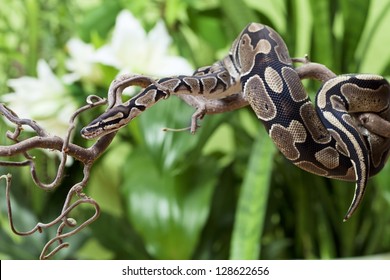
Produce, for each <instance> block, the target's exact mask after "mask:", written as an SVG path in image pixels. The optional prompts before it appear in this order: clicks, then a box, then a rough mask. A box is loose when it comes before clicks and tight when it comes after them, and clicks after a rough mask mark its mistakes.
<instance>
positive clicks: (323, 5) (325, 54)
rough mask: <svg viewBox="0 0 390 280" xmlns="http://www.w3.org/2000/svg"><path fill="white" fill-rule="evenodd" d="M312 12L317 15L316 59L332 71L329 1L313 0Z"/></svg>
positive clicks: (314, 27) (315, 25)
mask: <svg viewBox="0 0 390 280" xmlns="http://www.w3.org/2000/svg"><path fill="white" fill-rule="evenodd" d="M310 4H311V12H312V14H313V15H315V17H316V18H315V20H314V22H313V34H312V37H313V41H314V42H313V43H314V52H313V56H314V59H313V60H316V61H318V62H319V63H322V64H324V65H326V66H327V67H330V69H332V68H333V67H334V60H333V44H332V42H333V38H334V36H333V33H332V28H331V21H332V19H331V14H330V3H329V1H328V0H311V1H310Z"/></svg>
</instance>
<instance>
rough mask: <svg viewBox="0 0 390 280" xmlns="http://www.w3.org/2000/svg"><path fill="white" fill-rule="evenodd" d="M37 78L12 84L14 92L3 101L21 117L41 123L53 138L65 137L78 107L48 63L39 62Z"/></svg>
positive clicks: (25, 79)
mask: <svg viewBox="0 0 390 280" xmlns="http://www.w3.org/2000/svg"><path fill="white" fill-rule="evenodd" d="M37 74H38V77H37V78H34V77H27V76H25V77H21V78H17V79H10V80H8V86H9V87H11V88H12V89H13V90H14V92H13V93H8V94H5V95H3V96H2V101H3V102H5V103H7V105H8V106H9V107H10V108H11V109H12V110H13V111H15V112H16V113H17V114H18V116H19V117H21V118H28V119H33V120H35V121H37V123H38V124H40V125H41V126H42V127H43V128H45V129H46V130H47V132H48V133H50V134H53V135H57V136H60V137H61V136H65V134H66V131H67V129H68V127H69V118H70V116H71V114H73V112H74V111H75V110H76V109H77V106H76V103H75V101H74V100H73V98H72V97H71V96H70V95H69V94H68V92H67V90H66V88H65V85H64V83H63V82H62V81H61V80H60V79H59V78H57V77H56V76H55V75H54V73H53V72H52V70H51V69H50V67H49V65H47V63H46V62H45V61H44V60H39V61H38V65H37Z"/></svg>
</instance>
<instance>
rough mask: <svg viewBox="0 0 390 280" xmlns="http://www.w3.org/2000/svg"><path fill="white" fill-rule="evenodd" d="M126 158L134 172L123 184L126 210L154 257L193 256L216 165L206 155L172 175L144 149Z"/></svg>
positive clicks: (204, 216) (205, 217)
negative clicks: (157, 163)
mask: <svg viewBox="0 0 390 280" xmlns="http://www.w3.org/2000/svg"><path fill="white" fill-rule="evenodd" d="M128 162H129V164H128V165H129V167H128V168H129V169H128V170H131V172H129V173H128V174H127V176H126V180H125V182H124V184H123V193H124V196H125V202H126V205H127V213H128V217H129V219H130V221H131V223H132V224H133V225H134V227H135V228H136V230H137V232H138V233H139V234H140V235H141V236H142V238H143V240H144V242H145V246H146V250H147V251H148V253H149V254H150V255H152V256H153V257H154V258H156V259H188V258H190V257H191V255H192V253H193V251H194V248H195V246H196V244H197V241H198V238H199V235H200V232H201V230H202V228H203V226H204V224H205V222H206V219H207V216H208V213H209V211H210V201H211V197H212V193H213V191H214V186H215V182H216V174H215V171H213V166H215V164H216V163H215V162H214V161H213V160H212V159H211V158H208V159H207V160H206V161H205V160H202V161H200V162H199V164H196V165H195V164H193V165H192V166H191V169H187V170H185V172H182V173H180V174H177V175H173V174H171V173H169V172H166V171H163V170H161V169H159V168H158V167H157V165H156V163H155V162H154V160H153V158H152V157H151V156H150V155H149V154H148V152H147V151H146V150H141V149H139V150H136V151H134V152H133V153H132V154H131V157H130V158H129V161H128ZM213 173H214V174H213Z"/></svg>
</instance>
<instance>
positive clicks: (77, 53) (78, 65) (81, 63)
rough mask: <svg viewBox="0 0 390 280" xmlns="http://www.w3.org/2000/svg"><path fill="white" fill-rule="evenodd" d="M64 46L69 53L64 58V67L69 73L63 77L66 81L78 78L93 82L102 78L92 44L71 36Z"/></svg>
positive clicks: (70, 81)
mask: <svg viewBox="0 0 390 280" xmlns="http://www.w3.org/2000/svg"><path fill="white" fill-rule="evenodd" d="M66 47H67V49H68V52H69V55H70V58H68V59H67V60H66V68H67V69H68V70H69V71H70V72H71V73H70V74H68V75H66V76H65V77H64V78H66V81H67V82H68V83H72V82H74V81H77V80H80V79H82V80H86V81H90V82H94V83H96V82H99V81H100V80H102V72H101V70H100V68H99V67H98V65H97V63H96V61H95V55H96V50H95V48H94V46H93V45H91V44H87V43H85V42H83V41H81V40H80V39H77V38H72V39H70V40H69V41H68V42H67V44H66Z"/></svg>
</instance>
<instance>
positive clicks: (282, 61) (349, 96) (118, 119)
mask: <svg viewBox="0 0 390 280" xmlns="http://www.w3.org/2000/svg"><path fill="white" fill-rule="evenodd" d="M292 63H293V60H292V59H291V58H290V56H289V53H288V49H287V47H286V45H285V43H284V41H283V39H282V38H281V37H280V36H279V34H278V33H276V32H275V31H274V30H273V29H272V28H270V27H268V26H265V25H262V24H257V23H251V24H249V25H248V26H247V27H246V28H245V29H244V30H243V31H242V32H241V34H240V35H239V36H238V38H237V39H236V40H235V41H234V43H233V45H232V47H231V49H230V52H229V54H228V55H227V56H226V57H225V58H224V59H222V60H221V61H218V62H216V63H214V64H213V65H212V66H207V67H202V68H199V69H198V70H197V71H196V72H195V73H194V74H193V75H192V76H176V77H167V78H162V79H158V80H154V79H150V78H147V77H145V76H137V75H133V76H126V77H125V78H123V79H122V80H121V79H119V80H116V81H114V83H113V84H114V85H115V86H114V87H113V88H114V89H113V90H111V91H110V92H109V106H108V109H107V110H106V112H105V113H103V114H102V115H100V116H99V117H98V118H96V119H95V120H94V121H92V122H91V123H90V124H89V125H87V126H86V127H84V128H83V129H82V131H81V134H82V136H83V137H84V138H87V139H91V138H96V137H100V136H102V135H105V134H107V133H111V132H113V131H116V130H118V129H120V128H121V127H123V126H125V125H126V124H128V123H129V122H130V121H131V120H132V119H133V118H135V117H136V116H138V115H139V114H141V113H142V112H143V111H145V109H147V108H148V107H150V106H152V105H154V104H155V103H156V102H157V101H159V100H161V99H164V98H167V97H169V95H171V94H174V95H178V96H181V97H183V99H185V101H187V102H188V103H192V104H195V106H196V107H198V111H197V112H196V113H195V114H194V116H193V122H192V126H191V131H192V132H194V131H195V129H196V120H197V119H200V118H201V117H203V115H204V114H205V113H218V112H219V111H226V110H225V108H224V107H226V108H228V110H233V109H236V108H239V107H242V106H245V105H247V104H248V103H249V105H250V106H251V108H252V109H253V111H254V112H255V114H256V115H257V117H258V118H259V120H260V121H261V122H262V123H263V125H264V127H265V128H266V130H267V132H268V134H269V136H270V137H271V139H272V141H273V142H274V143H275V145H276V146H277V148H278V149H279V150H280V151H281V152H282V153H283V155H284V156H285V157H286V158H287V159H288V160H290V161H291V162H292V163H294V164H295V165H296V166H298V167H300V168H302V169H304V170H306V171H308V172H311V173H314V174H317V175H320V176H325V177H329V178H336V179H341V180H347V181H354V182H356V187H355V194H354V197H353V200H352V203H351V205H350V207H349V209H348V211H347V214H346V216H345V218H344V220H347V219H348V218H350V217H351V215H352V214H353V213H354V212H355V210H356V209H357V208H358V206H359V204H360V203H361V201H362V198H363V195H364V192H365V189H366V184H367V180H368V178H369V177H370V176H373V175H375V174H376V173H378V172H379V171H380V170H381V169H382V168H383V166H384V164H385V163H386V160H387V157H388V154H389V148H390V140H389V139H390V138H389V137H388V136H385V134H387V133H388V132H386V133H381V130H380V129H376V130H375V129H367V128H366V127H365V126H364V125H363V124H364V122H365V121H367V120H368V119H369V120H370V121H367V122H371V127H375V126H376V124H379V123H380V122H379V121H375V119H379V120H385V122H384V123H386V124H387V121H389V120H390V108H389V102H390V86H389V83H388V82H387V81H386V80H385V79H384V78H383V77H381V76H378V75H369V74H356V75H352V74H351V75H341V76H335V75H334V76H332V75H329V77H327V78H326V79H325V78H324V79H323V80H324V83H323V84H322V86H321V88H320V89H319V91H318V92H317V95H316V102H315V105H314V104H313V103H312V102H311V101H310V99H309V97H308V95H307V93H306V91H305V89H304V87H303V85H302V83H301V78H300V76H299V73H298V72H297V70H296V69H295V68H294V67H293V66H292ZM130 84H131V85H138V86H141V87H143V88H144V90H143V91H141V92H140V93H139V94H138V95H136V96H135V97H133V98H131V99H130V100H128V101H127V102H125V103H122V102H121V101H119V100H120V94H121V92H122V90H123V88H125V87H127V86H129V85H130ZM367 127H368V126H367Z"/></svg>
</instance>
